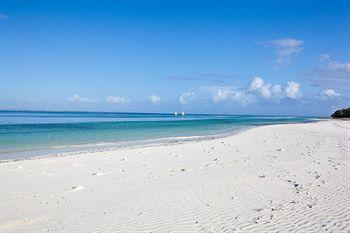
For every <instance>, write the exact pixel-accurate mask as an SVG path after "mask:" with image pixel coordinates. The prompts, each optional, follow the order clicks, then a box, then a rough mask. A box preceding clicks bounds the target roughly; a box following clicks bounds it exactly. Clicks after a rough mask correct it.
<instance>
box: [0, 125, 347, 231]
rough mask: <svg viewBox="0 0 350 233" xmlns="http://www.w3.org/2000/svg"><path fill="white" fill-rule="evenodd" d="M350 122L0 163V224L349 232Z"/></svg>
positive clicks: (260, 129)
mask: <svg viewBox="0 0 350 233" xmlns="http://www.w3.org/2000/svg"><path fill="white" fill-rule="evenodd" d="M349 145H350V121H342V120H325V121H320V122H316V123H297V124H283V125H268V126H260V127H255V128H251V129H248V130H246V131H243V132H240V133H238V134H235V135H231V136H228V137H224V138H217V139H212V140H206V141H194V142H185V143H178V144H173V145H158V146H147V147H138V148H124V149H118V150H108V151H95V152H86V153H80V154H76V155H67V156H56V157H44V158H33V159H29V160H18V161H10V162H2V163H1V164H0V167H1V206H0V214H1V219H0V220H1V222H0V223H1V226H0V231H1V232H278V231H279V232H286V231H292V232H349V231H350V214H349V213H350V172H349V171H350V162H349V157H350V146H349Z"/></svg>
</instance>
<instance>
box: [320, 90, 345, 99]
mask: <svg viewBox="0 0 350 233" xmlns="http://www.w3.org/2000/svg"><path fill="white" fill-rule="evenodd" d="M321 94H322V96H324V97H328V98H335V97H339V96H340V94H339V93H337V92H335V91H334V90H333V89H327V90H324V91H322V93H321Z"/></svg>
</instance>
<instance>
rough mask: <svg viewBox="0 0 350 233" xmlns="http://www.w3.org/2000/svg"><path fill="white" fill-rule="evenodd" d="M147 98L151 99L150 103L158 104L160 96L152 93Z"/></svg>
mask: <svg viewBox="0 0 350 233" xmlns="http://www.w3.org/2000/svg"><path fill="white" fill-rule="evenodd" d="M149 100H150V101H151V103H152V104H159V102H160V100H161V98H160V97H159V96H156V95H155V94H153V95H151V96H150V97H149Z"/></svg>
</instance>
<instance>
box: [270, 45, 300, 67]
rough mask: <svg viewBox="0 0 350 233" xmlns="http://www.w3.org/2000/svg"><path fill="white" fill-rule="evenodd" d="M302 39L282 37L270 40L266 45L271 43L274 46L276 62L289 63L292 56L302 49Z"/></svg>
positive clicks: (280, 63)
mask: <svg viewBox="0 0 350 233" xmlns="http://www.w3.org/2000/svg"><path fill="white" fill-rule="evenodd" d="M303 43H304V42H303V41H302V40H296V39H293V38H283V39H276V40H271V41H269V42H268V45H272V46H274V47H275V48H276V56H277V58H276V63H277V64H279V65H289V64H290V63H291V62H292V58H293V57H294V56H295V55H297V54H299V53H300V52H301V51H303V47H302V45H303Z"/></svg>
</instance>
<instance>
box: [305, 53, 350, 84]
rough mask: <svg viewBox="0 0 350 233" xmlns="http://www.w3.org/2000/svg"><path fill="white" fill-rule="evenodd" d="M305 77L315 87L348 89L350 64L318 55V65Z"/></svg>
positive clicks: (326, 55)
mask: <svg viewBox="0 0 350 233" xmlns="http://www.w3.org/2000/svg"><path fill="white" fill-rule="evenodd" d="M307 75H308V77H309V78H310V79H311V80H312V82H313V84H315V85H317V86H326V87H327V86H329V85H332V86H337V87H338V88H342V89H350V62H339V61H335V60H333V59H332V58H331V56H330V55H329V54H322V55H320V56H319V59H318V64H317V65H316V66H315V68H314V69H313V70H312V71H311V72H309V73H308V74H307Z"/></svg>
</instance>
